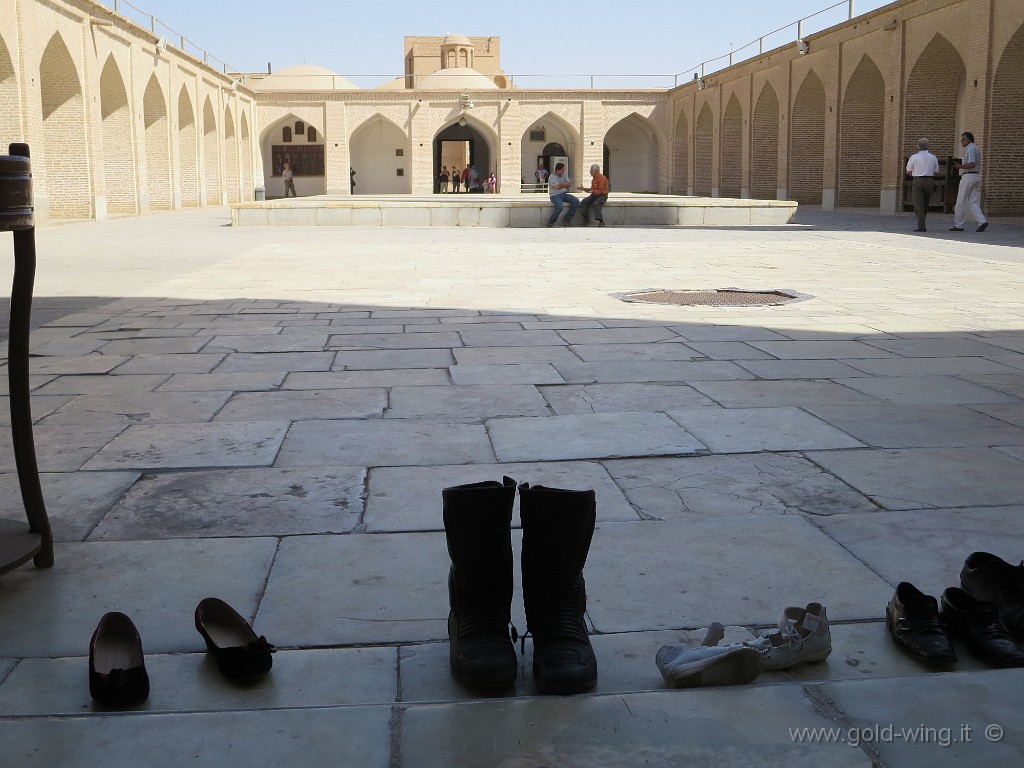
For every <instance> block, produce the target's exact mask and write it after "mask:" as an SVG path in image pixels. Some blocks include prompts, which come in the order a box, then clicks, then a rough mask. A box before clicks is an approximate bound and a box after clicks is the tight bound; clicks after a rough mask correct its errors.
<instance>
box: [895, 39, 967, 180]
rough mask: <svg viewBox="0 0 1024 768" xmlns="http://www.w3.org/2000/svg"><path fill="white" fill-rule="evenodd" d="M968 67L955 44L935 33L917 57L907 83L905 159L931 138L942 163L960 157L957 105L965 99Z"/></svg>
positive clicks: (934, 152)
mask: <svg viewBox="0 0 1024 768" xmlns="http://www.w3.org/2000/svg"><path fill="white" fill-rule="evenodd" d="M966 81H967V67H965V66H964V62H963V59H962V58H960V54H959V53H958V52H957V50H956V48H955V47H954V46H953V44H952V43H950V42H949V40H947V39H946V38H945V37H943V36H942V35H941V34H938V33H936V34H935V35H934V36H933V37H932V39H931V41H930V42H929V43H928V45H927V46H926V47H925V49H924V51H922V52H921V55H920V56H918V58H917V61H916V62H915V63H914V66H913V68H912V69H911V71H910V77H909V78H908V79H907V89H906V97H905V99H904V102H903V103H904V110H905V111H904V122H903V125H904V131H903V155H904V157H907V156H909V155H912V154H914V153H915V152H917V141H918V139H920V138H921V137H922V136H924V137H927V138H928V142H929V144H930V146H929V149H930V151H931V152H932V153H933V154H934V155H935V156H936V157H938V158H939V159H940V160H945V158H946V157H947V156H949V155H957V154H959V147H960V143H959V136H960V133H959V131H958V130H957V112H958V105H959V104H960V102H961V99H962V98H963V92H964V86H965V85H966Z"/></svg>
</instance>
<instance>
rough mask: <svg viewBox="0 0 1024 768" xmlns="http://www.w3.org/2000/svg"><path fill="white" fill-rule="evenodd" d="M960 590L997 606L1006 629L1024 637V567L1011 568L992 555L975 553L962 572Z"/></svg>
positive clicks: (1014, 566)
mask: <svg viewBox="0 0 1024 768" xmlns="http://www.w3.org/2000/svg"><path fill="white" fill-rule="evenodd" d="M960 586H961V587H963V588H964V591H965V592H967V593H968V594H969V595H970V596H971V597H973V598H975V599H976V600H984V601H985V602H989V603H995V604H996V605H997V606H998V607H999V618H1000V619H1001V620H1002V622H1003V625H1004V626H1005V627H1006V628H1007V629H1008V630H1010V632H1011V633H1013V635H1014V636H1016V637H1024V563H1022V564H1021V565H1010V564H1009V563H1008V562H1006V561H1005V560H1003V559H1001V558H999V557H996V556H995V555H992V554H989V553H988V552H975V553H973V554H972V555H970V556H969V557H968V558H967V560H966V561H965V562H964V567H963V570H962V571H960Z"/></svg>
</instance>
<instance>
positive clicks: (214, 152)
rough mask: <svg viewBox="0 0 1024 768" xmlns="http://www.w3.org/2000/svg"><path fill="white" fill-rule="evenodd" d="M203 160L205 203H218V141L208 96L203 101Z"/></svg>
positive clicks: (211, 105) (219, 201) (213, 114)
mask: <svg viewBox="0 0 1024 768" xmlns="http://www.w3.org/2000/svg"><path fill="white" fill-rule="evenodd" d="M203 160H204V163H205V165H206V169H205V170H206V175H205V182H206V204H207V205H220V204H221V203H222V202H223V201H222V200H221V186H220V141H219V140H218V131H217V115H216V113H215V112H214V111H213V103H212V102H211V101H210V97H209V96H207V97H206V101H204V102H203Z"/></svg>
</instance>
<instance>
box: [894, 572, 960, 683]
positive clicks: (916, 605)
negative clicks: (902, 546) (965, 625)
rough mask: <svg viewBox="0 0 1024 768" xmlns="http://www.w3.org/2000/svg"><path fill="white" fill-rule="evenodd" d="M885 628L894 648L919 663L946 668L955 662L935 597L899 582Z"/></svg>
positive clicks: (904, 582) (954, 653) (954, 655)
mask: <svg viewBox="0 0 1024 768" xmlns="http://www.w3.org/2000/svg"><path fill="white" fill-rule="evenodd" d="M885 626H886V628H887V629H888V630H889V636H890V637H892V640H893V642H894V643H896V645H897V647H898V648H899V649H900V650H902V651H904V652H906V653H908V654H909V655H911V656H913V657H914V658H915V659H917V660H918V661H922V662H924V663H925V664H931V665H934V666H947V665H949V664H953V663H954V662H955V661H956V651H954V650H953V644H952V643H951V642H950V639H949V635H947V634H946V630H945V629H943V627H942V624H940V623H939V606H938V603H937V602H936V601H935V598H934V597H932V596H931V595H926V594H924V593H922V592H921V590H919V589H918V588H917V587H915V586H914V585H913V584H909V583H908V582H906V581H902V582H900V584H899V586H897V587H896V594H894V595H893V596H892V600H890V601H889V605H887V606H886V609H885Z"/></svg>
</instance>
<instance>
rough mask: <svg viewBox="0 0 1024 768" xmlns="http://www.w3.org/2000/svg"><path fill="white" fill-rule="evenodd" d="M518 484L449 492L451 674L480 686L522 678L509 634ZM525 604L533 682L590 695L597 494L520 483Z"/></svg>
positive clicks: (594, 664) (553, 689)
mask: <svg viewBox="0 0 1024 768" xmlns="http://www.w3.org/2000/svg"><path fill="white" fill-rule="evenodd" d="M515 494H516V483H515V481H514V480H512V479H511V478H508V477H506V478H504V480H503V482H500V483H499V482H496V481H489V482H484V483H473V484H470V485H460V486H456V487H453V488H445V489H444V490H443V491H442V498H443V500H444V529H445V534H446V536H447V538H448V553H449V554H450V555H451V558H452V565H451V570H450V571H449V573H448V596H449V600H450V604H451V612H450V613H449V615H448V638H449V641H450V643H451V650H450V662H451V670H452V675H453V676H454V677H455V678H456V679H457V680H459V681H460V682H462V683H464V684H466V685H469V686H472V687H475V688H481V689H492V690H493V689H500V688H504V687H506V686H508V685H511V684H512V683H513V682H514V681H515V679H516V676H517V673H518V660H517V658H516V651H515V645H514V642H515V640H516V639H517V635H516V630H515V628H514V627H513V628H512V630H511V632H510V631H509V626H510V625H511V619H512V616H511V609H512V505H513V502H514V501H515ZM519 501H520V517H521V519H522V524H523V551H522V558H521V560H522V562H521V565H522V574H523V601H524V603H525V607H526V624H527V627H526V634H525V635H524V636H523V637H524V640H525V638H526V637H527V636H529V637H532V638H533V676H534V679H535V680H536V682H537V687H538V689H539V690H540V691H541V692H542V693H555V694H571V693H581V692H583V691H588V690H590V689H591V688H593V687H594V685H595V684H596V683H597V659H596V657H595V656H594V649H593V648H592V647H591V645H590V637H589V636H588V634H587V625H586V621H585V619H584V613H585V612H586V610H587V595H586V585H585V583H584V580H583V566H584V564H585V563H586V560H587V553H588V552H589V551H590V542H591V539H592V538H593V535H594V523H595V520H596V514H597V505H596V501H595V496H594V492H593V491H592V490H591V491H570V490H563V489H558V488H545V487H544V486H541V485H538V486H534V487H532V488H531V487H530V485H529V484H528V483H524V484H523V485H520V486H519Z"/></svg>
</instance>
